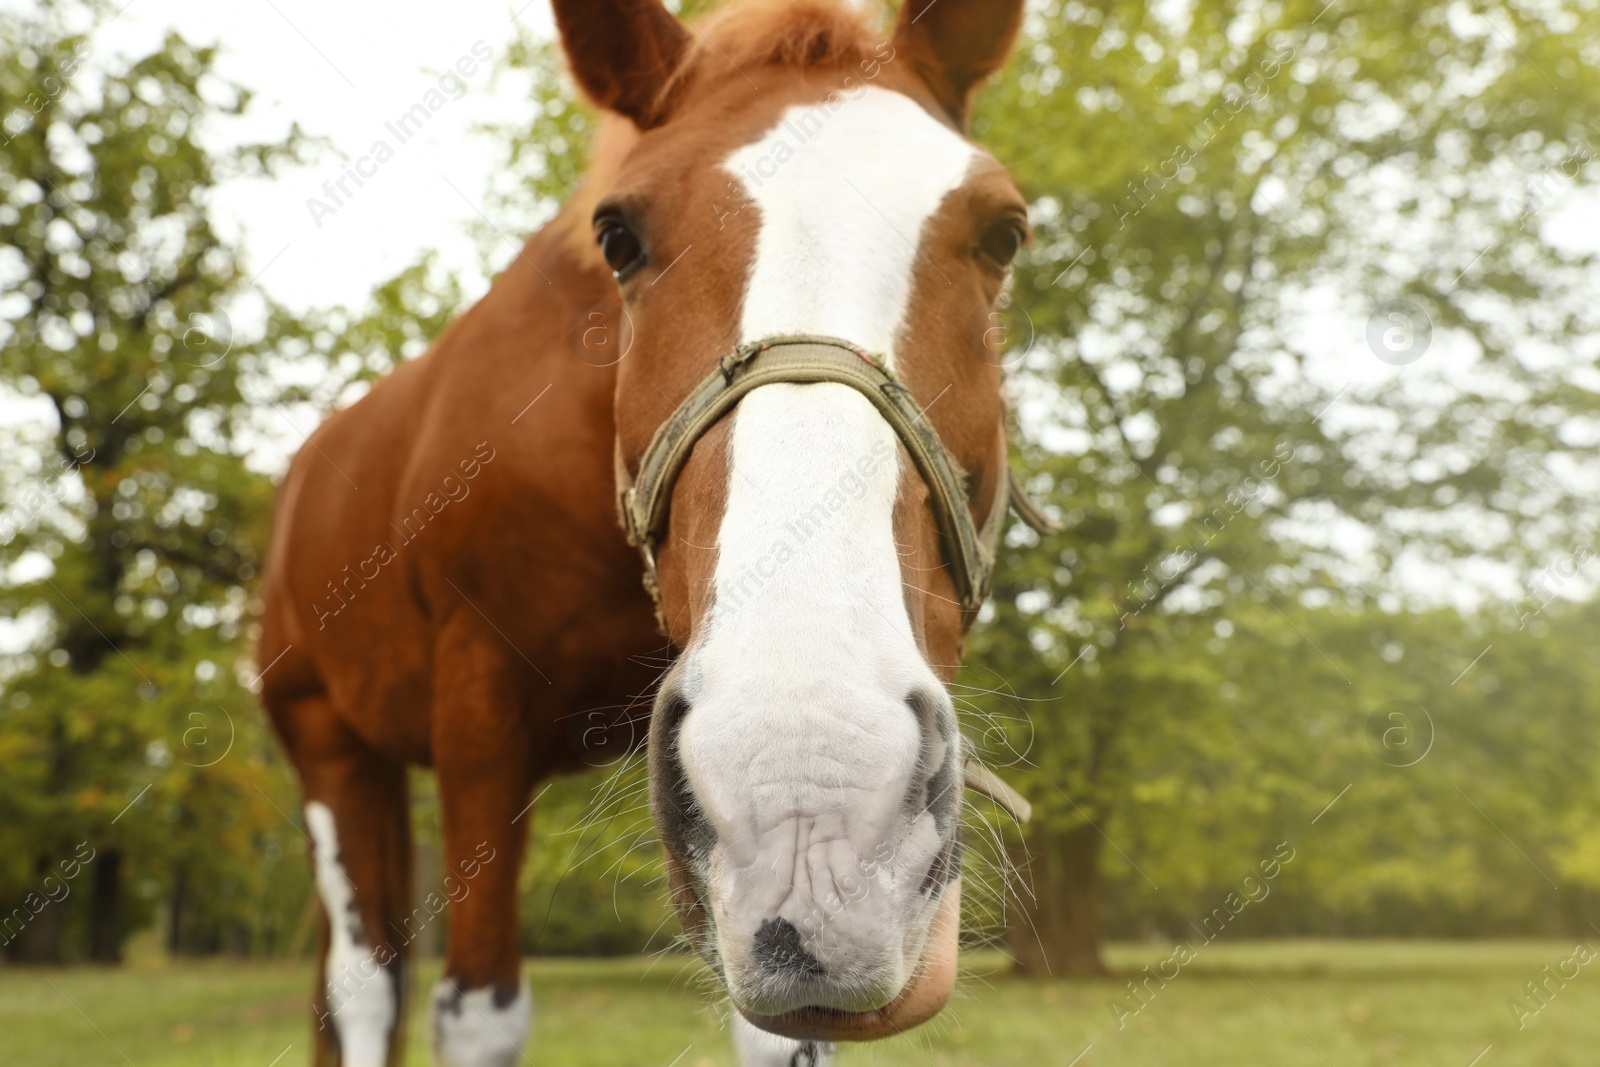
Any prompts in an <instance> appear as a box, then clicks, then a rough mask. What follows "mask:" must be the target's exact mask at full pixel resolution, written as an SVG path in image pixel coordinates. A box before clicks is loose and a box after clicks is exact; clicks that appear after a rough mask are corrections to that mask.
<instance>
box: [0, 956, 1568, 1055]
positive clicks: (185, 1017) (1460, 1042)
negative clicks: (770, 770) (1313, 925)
mask: <svg viewBox="0 0 1600 1067" xmlns="http://www.w3.org/2000/svg"><path fill="white" fill-rule="evenodd" d="M1572 949H1573V946H1572V945H1570V944H1566V943H1561V942H1514V943H1510V942H1493V943H1467V944H1461V943H1452V944H1445V943H1437V942H1301V941H1295V942H1260V943H1238V944H1233V945H1215V946H1210V947H1206V948H1203V949H1202V950H1201V951H1200V953H1199V956H1198V958H1196V959H1195V960H1194V961H1193V962H1192V963H1190V964H1189V965H1188V966H1185V967H1184V968H1183V969H1182V971H1181V973H1180V974H1179V975H1178V977H1177V978H1176V979H1174V980H1173V981H1171V982H1169V983H1168V984H1167V985H1166V987H1165V988H1161V989H1157V990H1156V991H1155V992H1154V993H1153V995H1151V996H1150V998H1149V999H1148V1001H1147V1003H1146V1004H1145V1006H1144V1007H1143V1009H1142V1010H1141V1011H1140V1012H1139V1013H1138V1014H1137V1015H1132V1016H1129V1015H1125V1016H1124V1017H1123V1022H1124V1024H1125V1025H1124V1026H1123V1027H1121V1028H1119V1027H1118V1025H1117V1020H1116V1018H1115V1017H1114V1015H1113V1013H1112V1011H1111V1010H1110V1009H1109V1008H1108V1004H1109V1002H1110V1001H1111V1000H1112V999H1113V998H1114V997H1117V996H1118V995H1119V994H1121V995H1122V996H1123V1000H1124V1006H1125V1008H1126V1009H1128V1010H1130V1011H1131V1009H1132V1008H1133V1007H1134V1006H1135V1002H1134V1001H1133V1000H1132V998H1131V997H1129V996H1128V994H1127V990H1126V987H1125V982H1126V981H1127V979H1128V978H1129V977H1131V976H1132V974H1133V973H1134V972H1137V971H1138V969H1139V968H1140V967H1142V966H1144V965H1146V964H1154V963H1156V962H1157V961H1159V960H1162V959H1164V958H1166V957H1167V956H1168V954H1169V953H1168V952H1167V951H1165V950H1162V949H1160V948H1156V947H1150V946H1142V945H1138V946H1135V945H1121V946H1115V947H1114V948H1113V949H1112V951H1111V952H1110V954H1109V959H1110V961H1111V962H1112V964H1113V965H1114V966H1116V967H1117V968H1119V969H1121V971H1122V972H1123V974H1122V977H1121V978H1120V979H1116V980H1106V981H1093V982H1074V981H1045V982H1023V981H1018V980H1015V979H1012V978H1009V977H1007V976H1005V974H1004V973H1003V970H1002V961H1001V960H1000V959H999V958H998V957H995V956H992V955H980V956H975V957H973V958H971V959H970V960H968V961H967V970H968V972H969V974H968V977H967V978H966V979H965V980H964V981H963V983H962V985H961V987H960V988H959V990H958V994H957V995H958V999H957V1001H956V1002H954V1003H953V1004H952V1006H951V1008H950V1010H948V1011H946V1012H945V1014H944V1015H943V1016H941V1017H940V1018H939V1019H938V1020H936V1021H935V1022H934V1023H932V1024H930V1025H929V1026H927V1027H925V1028H923V1029H922V1030H921V1031H919V1032H918V1033H916V1034H914V1035H912V1036H909V1037H902V1038H898V1039H895V1040H893V1041H888V1042H884V1043H881V1044H877V1045H872V1046H866V1047H862V1048H858V1049H854V1050H852V1051H850V1052H849V1053H848V1054H847V1055H846V1056H844V1057H842V1059H843V1063H844V1064H847V1065H862V1067H865V1065H869V1064H873V1065H878V1064H881V1065H891V1064H895V1065H898V1064H907V1065H911V1064H918V1065H924V1064H971V1065H979V1067H999V1065H1018V1067H1023V1065H1026V1067H1035V1065H1040V1064H1050V1065H1059V1067H1068V1065H1069V1064H1071V1065H1075V1067H1119V1065H1126V1067H1134V1065H1137V1067H1241V1065H1250V1067H1255V1065H1264V1067H1364V1065H1374V1067H1375V1065H1384V1067H1391V1065H1392V1067H1425V1065H1426V1067H1469V1065H1476V1067H1512V1065H1518V1064H1526V1065H1534V1064H1537V1065H1540V1067H1594V1064H1596V1063H1597V1062H1600V964H1591V965H1590V966H1589V967H1586V968H1585V969H1584V970H1582V971H1581V972H1580V973H1579V974H1578V975H1577V977H1576V978H1574V979H1572V980H1571V981H1570V982H1569V983H1567V985H1566V987H1565V988H1559V987H1557V986H1556V984H1555V983H1554V982H1552V983H1551V984H1550V988H1551V989H1553V990H1555V992H1554V995H1553V996H1551V997H1550V998H1549V1003H1548V1004H1547V1005H1546V1006H1545V1007H1544V1008H1543V1009H1542V1010H1541V1011H1540V1012H1539V1013H1538V1014H1537V1015H1535V1016H1532V1017H1529V1018H1526V1019H1525V1020H1524V1022H1525V1024H1526V1025H1525V1027H1524V1028H1522V1029H1520V1030H1519V1029H1518V1023H1517V1019H1516V1018H1515V1016H1514V1015H1513V1013H1512V1011H1511V1010H1510V1008H1509V1007H1508V1006H1507V1004H1508V1001H1510V1000H1511V998H1513V997H1516V996H1518V995H1520V994H1523V993H1524V989H1523V986H1524V983H1525V982H1527V981H1528V980H1530V979H1533V978H1535V977H1536V976H1538V974H1539V971H1540V968H1542V967H1544V966H1545V965H1546V964H1549V965H1550V966H1551V967H1552V968H1555V967H1556V965H1557V964H1559V963H1561V962H1562V961H1563V960H1566V959H1568V957H1569V956H1571V954H1572ZM1591 971H1593V972H1595V973H1591ZM1168 973H1171V972H1170V969H1169V971H1168ZM1569 973H1570V967H1569ZM528 974H529V978H530V981H531V982H532V985H533V989H534V996H535V1020H534V1035H535V1036H534V1043H533V1047H532V1048H531V1049H530V1050H529V1053H528V1056H527V1062H528V1063H530V1064H535V1065H539V1067H543V1065H545V1064H551V1065H559V1067H591V1065H593V1067H598V1065H602V1064H605V1065H628V1067H668V1065H669V1064H675V1067H711V1065H715V1067H732V1065H733V1057H732V1054H731V1051H730V1048H729V1044H728V1040H727V1036H726V1034H725V1033H724V1031H723V1024H722V1021H721V1016H720V1010H719V1009H718V1008H717V1007H716V1006H715V1005H714V1004H712V1003H711V1002H710V1001H709V1000H708V999H707V996H706V994H705V993H704V991H703V990H704V982H703V976H702V975H701V974H700V972H699V971H698V968H697V967H696V966H695V965H694V964H692V963H690V962H689V961H688V960H685V959H682V958H678V957H667V958H664V959H659V960H656V961H653V962H652V961H650V960H638V959H624V960H608V961H570V960H537V961H532V962H530V963H529V965H528ZM432 976H433V968H429V969H428V973H427V974H425V975H423V976H422V977H423V978H424V980H430V979H431V978H432ZM309 981H310V976H309V968H308V965H307V964H303V963H301V964H281V963H246V964H241V963H237V962H205V963H183V964H162V965H154V964H152V965H143V966H138V967H132V968H128V969H124V970H120V971H110V970H97V969H87V968H85V969H73V970H62V971H25V970H16V969H10V970H0V1064H4V1065H6V1067H84V1065H91V1064H92V1065H99V1064H108V1065H121V1064H131V1065H132V1067H272V1065H276V1067H290V1065H299V1064H304V1063H306V1062H307V1060H308V1053H307V1050H308V1042H307V1026H308V1023H307V1019H306V1017H305V1013H304V1008H303V1004H304V1001H305V992H306V989H307V987H308V985H309ZM1151 988H1152V989H1155V986H1154V985H1153V984H1152V986H1151ZM1530 1005H1531V1002H1530ZM412 1031H413V1035H414V1036H413V1041H412V1045H411V1055H410V1059H409V1060H408V1061H407V1062H408V1063H410V1064H416V1065H419V1067H421V1065H425V1064H427V1063H428V1057H427V1051H426V1048H425V1044H426V1042H425V1038H424V1031H425V1027H423V1026H422V1025H420V1022H419V1020H418V1019H416V1018H415V1016H414V1017H413V1019H412ZM1085 1050H1087V1051H1085ZM674 1057H680V1058H678V1059H677V1060H674Z"/></svg>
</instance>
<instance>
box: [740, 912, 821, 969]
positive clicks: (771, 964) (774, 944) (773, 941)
mask: <svg viewBox="0 0 1600 1067" xmlns="http://www.w3.org/2000/svg"><path fill="white" fill-rule="evenodd" d="M751 956H752V958H753V959H754V960H755V962H756V963H757V964H759V965H760V966H761V968H762V970H765V971H770V972H772V973H773V974H785V975H794V976H804V977H806V978H820V977H822V976H823V975H824V974H825V973H827V972H826V971H825V970H824V969H823V967H822V964H821V963H820V962H818V960H817V958H816V957H815V956H813V955H812V954H811V953H809V952H807V951H806V947H805V945H804V944H802V943H801V941H800V931H799V930H796V929H795V927H794V924H793V923H791V922H790V921H789V920H788V919H767V920H765V921H763V922H762V924H761V929H759V930H757V931H756V941H755V948H754V949H753V950H752V952H751Z"/></svg>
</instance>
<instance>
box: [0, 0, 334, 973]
mask: <svg viewBox="0 0 1600 1067" xmlns="http://www.w3.org/2000/svg"><path fill="white" fill-rule="evenodd" d="M102 14H103V11H102V9H101V8H100V7H98V6H96V5H93V4H78V3H67V2H59V3H47V4H45V5H43V7H42V8H40V9H38V10H37V12H36V13H34V14H31V15H15V14H8V15H5V16H4V19H5V32H4V35H3V40H4V42H5V44H4V46H3V51H0V94H3V98H4V99H5V100H7V101H15V102H16V104H15V106H12V107H10V108H9V110H8V111H7V112H6V113H5V115H4V116H3V117H0V205H3V206H0V274H3V275H4V277H5V289H6V292H7V296H6V299H5V301H4V304H3V306H0V344H3V348H0V383H3V385H4V387H5V389H6V392H7V398H6V401H5V402H6V403H7V404H8V406H10V407H12V408H13V409H14V410H17V409H28V410H32V411H35V412H38V413H39V415H40V419H39V420H38V422H37V423H36V425H37V426H38V427H39V429H38V432H37V434H36V435H35V437H34V439H32V440H28V439H23V440H20V441H19V442H17V445H16V447H17V449H18V454H17V455H16V456H15V457H14V458H15V459H16V460H17V464H18V465H17V466H15V467H9V466H8V470H10V471H11V472H13V473H14V474H20V475H21V480H20V482H12V483H11V484H7V485H5V486H4V487H3V488H4V491H5V496H4V503H5V510H4V512H3V513H0V567H3V568H4V573H5V574H6V575H7V578H6V581H5V582H4V584H3V585H0V605H3V607H0V611H3V613H4V614H5V615H6V616H7V617H8V618H12V619H16V620H19V621H20V622H21V623H22V625H23V635H24V639H25V641H26V644H27V647H26V648H25V650H23V651H22V652H20V653H19V654H15V655H9V656H7V657H5V661H4V664H3V674H0V684H3V686H4V691H3V707H4V714H3V717H0V746H3V748H4V750H5V752H6V755H7V757H8V758H7V761H6V766H7V773H6V775H5V778H4V783H3V784H0V837H3V838H4V841H5V847H4V848H3V849H0V851H3V852H4V854H5V856H6V860H5V861H0V862H3V863H4V865H5V866H4V867H3V869H0V887H3V888H4V890H5V897H6V899H7V900H12V899H23V900H25V901H34V900H38V899H40V893H41V892H43V891H44V889H42V887H48V886H52V885H57V884H60V883H61V881H62V880H61V877H60V875H61V864H62V863H63V862H65V861H68V860H70V859H71V858H72V857H74V856H77V857H78V858H79V859H83V857H85V856H89V857H92V858H90V859H88V860H87V861H86V862H85V863H84V864H83V865H82V870H81V871H75V872H74V878H72V879H68V881H69V882H71V883H72V884H71V885H68V886H67V887H66V890H65V895H63V896H62V898H61V900H60V901H59V902H56V901H53V902H52V903H51V905H50V906H46V907H42V908H40V909H39V910H37V912H35V911H34V910H33V909H32V906H31V905H29V906H28V907H27V909H26V910H25V911H24V912H22V913H16V912H13V913H11V916H10V917H12V918H14V919H18V920H20V926H21V928H20V929H17V928H15V924H14V925H13V927H7V928H6V930H5V933H4V935H3V939H4V941H5V942H6V943H7V945H6V950H7V953H8V954H9V955H11V956H12V957H13V958H19V959H31V960H40V961H55V960H60V959H63V958H65V957H67V956H68V955H72V954H76V953H79V952H83V951H86V952H87V955H88V956H89V957H90V958H92V959H95V960H99V961H113V960H115V959H117V958H118V957H119V954H120V952H121V946H122V942H123V940H124V938H125V936H126V934H127V933H128V932H129V930H130V929H131V928H132V927H133V926H134V925H137V924H139V923H142V922H143V921H145V920H147V919H148V918H149V917H150V915H151V913H152V911H153V909H154V908H155V906H156V902H155V901H154V900H153V899H151V898H149V897H146V896H136V895H134V894H132V893H130V889H129V887H130V886H131V885H133V884H135V883H136V882H148V881H149V880H150V879H152V878H158V879H160V880H161V881H164V882H167V883H168V885H169V886H171V885H174V884H175V885H176V886H178V887H179V888H178V889H177V891H176V894H175V895H174V897H173V898H172V901H171V906H172V909H173V915H172V921H173V926H174V931H175V933H174V935H173V936H174V938H176V939H178V941H180V942H181V940H182V931H183V930H186V929H189V924H191V920H190V919H189V917H188V916H187V915H186V914H184V907H185V901H191V900H192V895H193V893H192V883H193V880H194V879H195V878H198V877H200V876H201V871H202V869H204V870H206V871H209V872H212V873H214V872H216V871H217V870H218V869H219V868H220V867H224V866H226V867H229V868H230V870H231V872H232V874H233V875H234V876H235V877H236V881H237V877H243V878H244V882H245V883H248V884H249V885H250V886H253V890H252V891H251V892H245V891H244V889H245V885H244V884H235V885H234V886H232V888H233V890H234V891H235V893H236V894H238V910H237V911H235V912H234V913H233V915H232V916H231V917H230V920H229V921H230V922H231V921H232V919H233V918H236V917H237V916H239V915H240V914H242V913H244V912H245V911H246V910H247V909H248V907H249V906H250V904H251V902H252V901H254V900H256V899H258V898H259V896H260V895H261V894H270V892H271V886H270V884H269V883H270V876H271V874H272V868H271V867H270V866H269V865H264V863H263V855H264V854H269V855H268V857H267V860H268V863H269V864H270V863H271V862H274V860H273V859H272V857H275V856H276V857H281V856H282V855H283V852H284V849H283V845H284V844H285V843H286V842H285V839H286V838H293V837H294V836H295V834H294V831H293V830H292V828H291V827H289V826H286V825H284V823H283V820H282V818H281V816H280V815H278V814H277V813H275V812H274V811H273V805H274V804H280V805H281V804H283V803H286V802H287V794H286V793H285V791H284V789H283V788H282V787H283V785H284V784H286V782H285V778H286V776H285V774H284V771H283V768H282V766H281V761H279V760H278V758H277V756H276V754H275V752H274V751H273V749H272V747H271V744H270V741H269V740H268V738H267V736H266V731H265V730H264V729H263V727H262V726H261V721H260V717H259V715H258V714H257V713H256V711H255V709H254V707H253V704H254V700H253V698H252V696H251V693H250V689H251V687H252V685H253V682H254V679H255V675H256V674H257V670H256V669H255V668H254V667H252V666H251V665H250V664H249V663H248V659H247V656H246V655H245V651H244V649H243V647H242V640H243V638H244V636H245V634H246V631H247V628H248V624H249V616H250V593H249V591H248V585H249V582H250V581H251V579H252V578H253V577H254V576H255V575H256V573H257V571H258V570H259V567H260V560H261V554H262V546H263V544H264V542H265V535H266V527H267V522H268V519H269V512H270V501H271V495H272V486H271V483H270V481H269V480H268V479H267V478H266V477H264V476H263V475H261V474H260V473H257V472H255V471H253V470H251V469H250V467H249V466H248V464H247V462H246V459H245V455H244V451H243V447H242V446H241V444H240V440H241V436H242V435H243V431H244V430H245V429H247V428H248V427H249V426H250V424H251V422H252V420H256V419H258V418H259V416H260V413H261V412H262V411H263V410H265V409H267V408H268V407H270V405H272V404H274V403H276V402H277V401H278V395H277V390H276V388H275V387H274V386H273V385H272V383H271V381H270V379H269V378H268V377H267V376H266V375H265V374H264V372H263V369H262V360H263V358H264V357H265V356H266V355H267V354H268V353H269V352H271V351H272V350H273V347H274V345H277V344H281V343H283V340H284V337H285V336H286V335H287V334H291V333H293V332H295V331H296V330H298V329H299V327H298V326H297V325H296V324H295V323H294V322H293V321H292V320H290V319H289V318H288V317H287V316H285V315H284V314H283V313H282V312H281V310H280V309H276V308H273V307H271V306H270V305H268V306H263V302H262V301H260V300H259V299H256V300H255V304H254V315H253V317H255V318H256V319H258V320H260V321H261V322H262V323H263V324H264V325H263V326H262V327H261V328H260V329H258V330H256V331H255V333H254V335H253V336H250V337H247V336H245V335H244V333H243V331H240V332H237V333H236V332H235V331H234V329H233V327H232V325H231V322H230V319H231V318H241V319H242V318H243V317H245V316H246V315H247V314H250V313H251V297H252V295H253V294H252V287H251V285H250V283H249V280H248V279H249V274H248V272H247V271H246V269H245V266H244V264H243V263H242V262H241V260H240V257H239V253H238V251H237V250H236V249H234V248H232V247H230V246H228V245H227V244H226V243H225V242H224V241H223V240H222V239H221V238H220V237H219V236H218V234H217V232H216V229H215V228H214V226H213V223H212V220H211V215H210V207H209V198H210V192H211V190H212V189H213V187H214V186H215V185H216V184H217V183H218V182H221V181H224V180H226V179H228V178H231V177H236V176H245V175H264V174H270V173H272V172H273V171H274V169H275V168H276V167H278V166H280V165H282V164H284V163H287V162H290V161H293V160H296V159H298V158H300V157H301V155H302V153H303V152H304V150H305V149H306V147H307V142H306V140H305V139H304V138H303V137H302V136H301V135H300V133H299V131H298V130H297V129H292V130H290V131H289V133H288V134H287V136H286V137H285V138H284V139H283V140H281V141H279V142H277V143H271V144H260V145H255V144H246V145H242V146H239V147H236V148H234V149H231V150H228V151H218V150H217V148H216V147H215V144H214V143H213V142H211V141H209V140H207V139H206V134H207V133H208V132H209V129H210V128H211V127H213V126H214V125H215V124H216V123H217V122H219V121H222V122H226V121H227V120H229V119H232V118H234V117H236V116H239V115H241V114H242V113H243V112H244V111H245V109H246V108H247V106H248V104H249V94H248V93H247V92H245V91H244V90H242V89H241V88H240V87H238V86H235V85H230V84H228V83H226V82H223V81H222V80H221V79H219V78H218V77H217V76H216V75H215V74H214V73H213V70H212V67H213V61H214V58H215V55H214V50H213V49H210V48H199V47H195V46H193V45H191V44H189V43H188V42H186V41H184V40H183V39H182V38H180V37H178V36H176V35H173V36H169V37H168V38H167V39H166V41H165V42H164V44H163V46H162V47H161V48H160V49H159V50H158V51H155V52H153V53H151V54H149V55H146V56H144V57H142V58H140V59H137V60H135V61H132V62H126V63H123V62H118V61H110V62H99V61H98V60H96V59H95V56H94V39H93V35H92V34H93V28H94V24H95V21H96V19H97V18H98V17H100V16H101V15H102ZM91 61H93V62H95V63H96V65H97V69H96V70H95V71H93V72H89V73H86V67H87V66H88V65H89V64H90V63H91ZM222 757H226V760H227V762H226V764H225V765H222V766H220V767H219V763H220V760H221V758H222ZM52 880H53V881H52ZM186 882H188V883H189V884H190V886H191V888H190V890H189V894H188V896H186V895H185V891H184V890H183V888H182V886H183V885H184V884H185V883H186ZM302 884H303V879H302ZM75 924H77V925H75ZM69 935H70V936H69ZM206 936H207V937H211V936H213V935H206ZM215 936H221V935H220V934H219V935H215ZM228 936H229V939H230V940H234V941H236V940H237V938H236V937H234V936H233V934H232V933H231V932H230V933H229V935H228ZM202 940H204V938H202ZM246 940H248V938H246ZM69 942H70V943H69Z"/></svg>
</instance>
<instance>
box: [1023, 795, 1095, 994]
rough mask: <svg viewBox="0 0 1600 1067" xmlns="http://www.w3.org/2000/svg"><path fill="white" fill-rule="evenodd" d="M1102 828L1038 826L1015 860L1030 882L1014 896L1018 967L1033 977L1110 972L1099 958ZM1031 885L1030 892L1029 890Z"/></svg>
mask: <svg viewBox="0 0 1600 1067" xmlns="http://www.w3.org/2000/svg"><path fill="white" fill-rule="evenodd" d="M1100 841H1101V838H1100V833H1099V831H1097V830H1096V829H1095V828H1094V827H1092V826H1089V825H1087V824H1084V825H1082V826H1077V827H1074V828H1073V829H1071V830H1066V831H1062V830H1058V829H1053V828H1047V827H1045V826H1037V827H1035V828H1034V829H1032V830H1030V831H1029V833H1028V835H1027V847H1026V850H1025V851H1024V850H1022V849H1018V850H1016V851H1015V852H1014V853H1013V856H1012V859H1013V862H1015V863H1016V865H1017V868H1018V869H1019V870H1020V871H1021V872H1022V879H1023V882H1024V884H1025V885H1026V886H1027V887H1028V888H1027V889H1023V890H1020V891H1018V892H1017V893H1016V894H1014V895H1013V903H1014V905H1015V906H1016V907H1017V909H1018V911H1019V912H1020V914H1018V915H1016V916H1015V917H1014V918H1013V920H1012V922H1011V937H1010V942H1011V952H1012V955H1013V957H1014V958H1015V959H1016V961H1017V970H1018V971H1019V972H1020V973H1022V974H1025V975H1030V976H1034V977H1045V976H1047V975H1049V976H1054V977H1058V978H1059V977H1095V976H1099V975H1104V974H1108V973H1109V972H1108V971H1107V970H1106V965H1105V963H1104V962H1103V961H1102V960H1101V959H1100ZM1029 889H1031V890H1032V892H1031V894H1030V893H1029V892H1028V890H1029Z"/></svg>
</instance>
